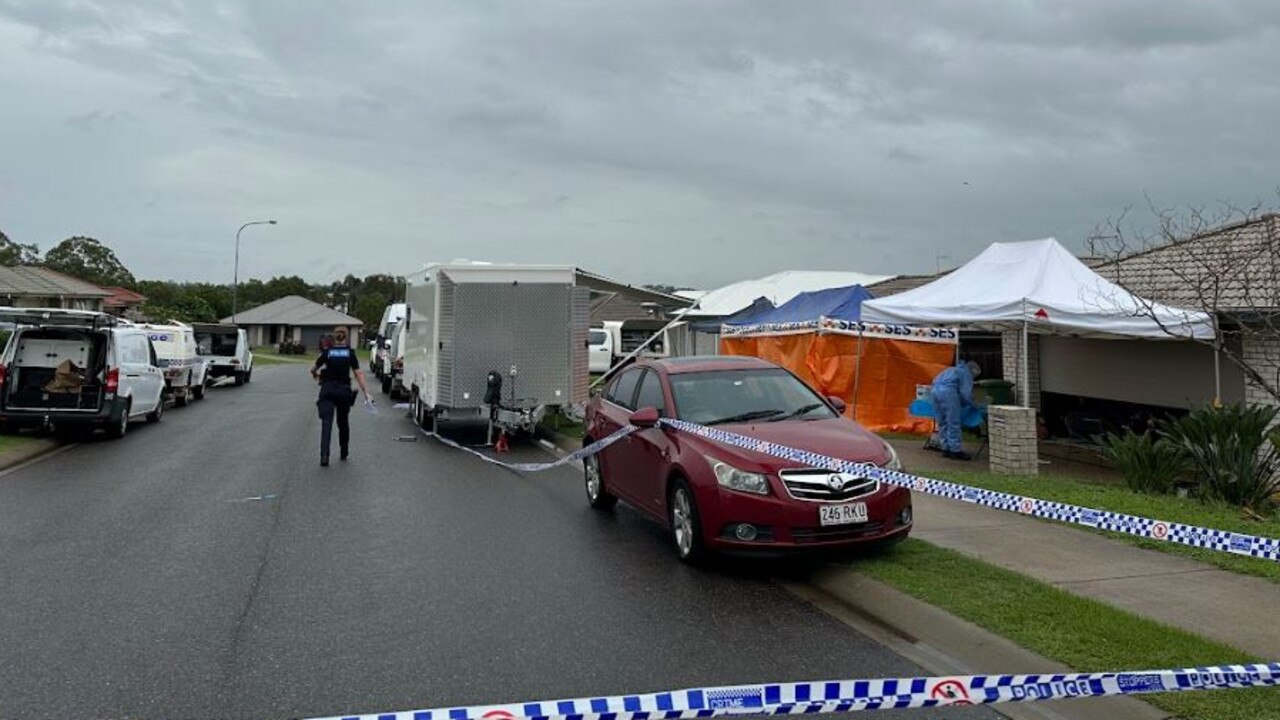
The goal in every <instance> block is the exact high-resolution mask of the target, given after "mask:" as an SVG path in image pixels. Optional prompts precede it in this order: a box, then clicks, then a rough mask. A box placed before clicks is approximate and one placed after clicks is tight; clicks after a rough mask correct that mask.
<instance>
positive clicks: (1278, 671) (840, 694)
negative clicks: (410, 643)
mask: <svg viewBox="0 0 1280 720" xmlns="http://www.w3.org/2000/svg"><path fill="white" fill-rule="evenodd" d="M1277 684H1280V663H1270V664H1257V665H1223V666H1218V667H1202V668H1188V669H1185V670H1146V671H1140V672H1104V673H1071V674H1063V675H967V676H959V677H912V678H889V679H880V680H828V681H819V682H799V683H773V684H765V685H734V686H728V687H711V688H691V689H687V690H674V691H670V692H657V693H649V694H646V695H619V696H614V697H596V698H577V699H572V700H544V701H540V702H523V703H510V704H506V705H482V706H473V707H452V708H438V709H433V710H409V711H401V712H381V713H372V714H368V715H337V716H334V717H332V718H324V719H323V720H586V719H587V718H599V719H600V720H658V719H659V718H661V719H662V720H675V719H676V718H706V717H716V716H720V715H799V714H810V713H826V712H859V711H864V710H896V709H907V708H933V707H943V706H947V705H990V704H995V703H1009V702H1031V701H1038V700H1058V699H1067V698H1085V697H1107V696H1116V695H1142V694H1147V693H1158V692H1185V691H1190V690H1222V689H1227V688H1248V687H1272V686H1275V685H1277Z"/></svg>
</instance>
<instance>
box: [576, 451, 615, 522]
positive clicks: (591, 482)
mask: <svg viewBox="0 0 1280 720" xmlns="http://www.w3.org/2000/svg"><path fill="white" fill-rule="evenodd" d="M590 443H591V441H590V440H583V444H584V445H589V444H590ZM582 474H583V476H584V479H585V481H586V486H587V504H588V505H590V506H591V507H593V508H595V509H596V510H610V509H612V508H613V506H614V505H617V504H618V498H617V496H616V495H613V494H612V493H610V492H609V491H608V489H606V488H605V484H604V470H603V469H602V466H601V465H600V455H599V454H596V455H589V456H587V457H586V458H584V459H583V461H582Z"/></svg>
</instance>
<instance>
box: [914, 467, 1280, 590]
mask: <svg viewBox="0 0 1280 720" xmlns="http://www.w3.org/2000/svg"><path fill="white" fill-rule="evenodd" d="M930 475H931V476H935V477H937V478H939V479H941V480H949V481H951V482H957V483H962V484H964V485H973V486H974V487H981V488H986V489H988V490H996V491H998V492H1007V493H1016V494H1018V495H1026V496H1028V497H1034V498H1038V499H1041V500H1052V501H1054V502H1063V503H1070V504H1072V505H1083V506H1085V507H1091V508H1096V509H1098V510H1110V511H1112V512H1122V513H1128V514H1130V515H1141V516H1143V517H1149V518H1155V519H1157V520H1165V521H1171V522H1179V523H1184V524H1187V525H1198V526H1200V527H1207V528H1215V529H1218V530H1230V531H1232V532H1240V533H1247V534H1250V535H1264V536H1267V537H1280V520H1277V519H1275V518H1269V519H1264V520H1257V519H1253V518H1250V517H1247V516H1245V515H1244V514H1243V513H1242V512H1241V511H1240V509H1239V508H1235V507H1232V506H1230V505H1224V504H1221V503H1218V504H1206V503H1202V502H1199V501H1197V500H1192V499H1189V498H1180V497H1176V496H1173V495H1147V494H1144V493H1138V492H1134V491H1132V490H1130V489H1128V488H1126V487H1123V486H1119V485H1105V484H1100V483H1090V482H1083V481H1080V480H1075V479H1072V478H1067V477H1060V476H1057V477H1055V476H1052V475H1042V476H1039V477H1010V476H1007V475H993V474H991V473H980V472H936V473H930ZM1046 522H1051V521H1046ZM1074 527H1079V526H1074ZM1092 532H1098V533H1100V534H1102V535H1106V536H1107V537H1110V538H1114V539H1116V540H1120V541H1122V542H1125V543H1128V544H1130V545H1136V546H1138V547H1142V548H1148V549H1151V550H1159V551H1161V552H1166V553H1169V554H1171V555H1181V556H1183V557H1188V558H1192V559H1194V560H1199V561H1201V562H1204V563H1207V564H1210V565H1214V566H1216V567H1219V568H1222V569H1223V570H1229V571H1231V572H1235V573H1240V574H1242V575H1253V576H1256V577H1261V578H1265V579H1267V580H1270V581H1272V582H1276V583H1280V563H1277V562H1273V561H1271V560H1264V559H1259V558H1251V557H1245V556H1243V555H1232V554H1230V553H1224V552H1220V551H1218V550H1206V549H1204V548H1195V547H1190V546H1187V545H1178V544H1175V543H1169V542H1162V541H1159V540H1150V539H1147V538H1140V537H1136V536H1133V535H1125V534H1123V533H1113V532H1107V531H1102V530H1094V531H1092Z"/></svg>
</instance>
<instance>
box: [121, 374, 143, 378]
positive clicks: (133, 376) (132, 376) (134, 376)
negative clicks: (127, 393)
mask: <svg viewBox="0 0 1280 720" xmlns="http://www.w3.org/2000/svg"><path fill="white" fill-rule="evenodd" d="M125 377H127V378H136V377H142V376H141V375H129V374H127V373H126V374H125Z"/></svg>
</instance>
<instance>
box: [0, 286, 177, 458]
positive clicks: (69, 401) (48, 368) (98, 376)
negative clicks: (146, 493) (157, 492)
mask: <svg viewBox="0 0 1280 720" xmlns="http://www.w3.org/2000/svg"><path fill="white" fill-rule="evenodd" d="M0 322H5V323H12V325H13V331H12V333H11V335H10V337H9V341H8V343H7V344H6V345H5V348H4V351H3V353H0V427H3V428H4V429H5V430H7V431H13V430H17V429H18V428H22V427H48V428H51V429H53V430H55V431H57V432H58V433H59V434H69V433H71V432H74V431H77V430H92V429H99V428H101V429H105V430H106V431H107V432H108V433H109V434H111V435H113V436H115V437H123V436H124V435H125V433H126V432H127V431H128V429H129V423H130V422H131V421H132V420H135V419H137V418H141V417H145V418H146V419H147V421H148V422H158V421H159V420H160V415H161V413H162V412H164V374H163V373H162V372H161V370H160V368H159V359H158V358H157V357H156V352H155V348H154V347H152V345H151V343H150V342H148V340H147V333H146V331H144V330H141V329H138V328H136V327H133V326H131V325H128V324H124V325H122V324H120V323H119V321H117V320H116V318H115V317H113V316H111V315H107V314H105V313H96V312H86V311H81V310H54V309H42V308H11V307H0Z"/></svg>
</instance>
